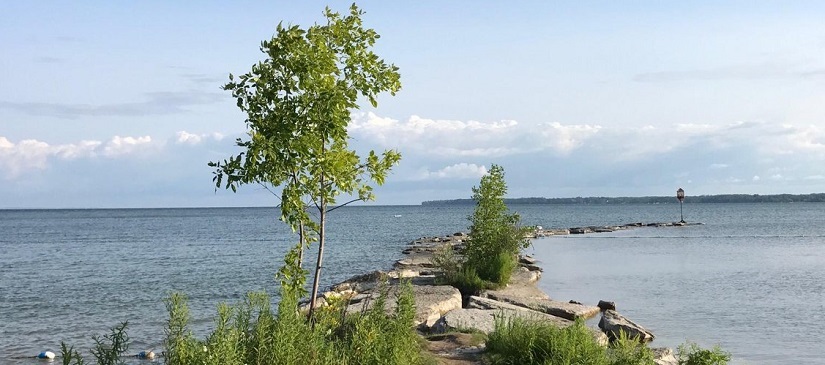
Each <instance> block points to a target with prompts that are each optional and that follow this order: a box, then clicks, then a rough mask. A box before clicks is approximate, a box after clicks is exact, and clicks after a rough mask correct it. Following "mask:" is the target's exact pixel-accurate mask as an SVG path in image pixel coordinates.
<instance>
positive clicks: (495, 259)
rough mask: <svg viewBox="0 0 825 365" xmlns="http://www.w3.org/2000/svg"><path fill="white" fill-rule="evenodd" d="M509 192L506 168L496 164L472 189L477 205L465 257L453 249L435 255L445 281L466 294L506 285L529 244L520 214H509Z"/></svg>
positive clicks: (470, 218) (436, 263) (435, 261)
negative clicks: (506, 181)
mask: <svg viewBox="0 0 825 365" xmlns="http://www.w3.org/2000/svg"><path fill="white" fill-rule="evenodd" d="M506 193H507V184H506V183H505V181H504V168H502V167H501V166H499V165H495V164H493V165H492V167H491V168H490V172H489V173H488V174H487V175H484V176H483V177H482V178H481V183H480V184H479V186H478V187H474V188H473V199H474V200H475V201H476V208H475V210H474V211H473V215H471V216H470V217H469V220H470V222H471V225H470V238H469V239H468V240H467V241H466V242H465V243H464V251H463V254H464V256H463V258H461V259H459V258H457V257H455V254H454V253H453V252H452V249H451V248H449V249H446V250H442V251H439V252H437V253H436V254H435V255H434V259H433V263H434V264H435V265H436V267H438V268H440V269H441V270H442V271H443V273H444V281H445V282H446V283H449V284H451V285H453V286H456V287H458V288H459V289H461V291H462V293H463V294H467V293H471V294H472V293H473V292H477V291H479V290H481V289H484V288H491V287H501V286H504V285H507V283H508V282H509V281H510V276H511V275H512V273H513V270H514V269H515V268H516V266H517V265H518V261H517V260H518V253H519V251H521V249H523V248H526V247H527V246H528V245H529V243H530V241H529V240H527V239H526V238H525V234H526V233H527V228H525V227H521V226H520V225H519V221H520V218H519V215H518V214H511V213H509V211H508V210H507V205H505V204H504V195H505V194H506Z"/></svg>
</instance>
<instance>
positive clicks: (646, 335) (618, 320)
mask: <svg viewBox="0 0 825 365" xmlns="http://www.w3.org/2000/svg"><path fill="white" fill-rule="evenodd" d="M599 328H601V329H602V331H604V333H605V334H607V337H609V338H610V339H611V340H614V339H616V338H618V337H619V332H620V331H623V332H624V333H625V334H627V335H628V336H629V337H630V338H636V339H638V340H639V341H640V342H643V343H644V342H650V341H653V338H654V337H655V336H653V333H651V332H650V331H648V330H647V329H645V328H644V327H642V326H640V325H638V324H636V323H635V322H633V321H631V320H629V319H627V318H625V317H624V316H622V315H621V314H619V313H618V312H616V311H614V310H606V311H604V312H603V313H602V319H601V320H599Z"/></svg>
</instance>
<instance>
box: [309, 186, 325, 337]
mask: <svg viewBox="0 0 825 365" xmlns="http://www.w3.org/2000/svg"><path fill="white" fill-rule="evenodd" d="M323 184H324V175H323V174H322V175H321V185H322V186H323ZM326 205H327V204H326V200H324V197H323V196H322V197H321V206H320V207H319V208H318V210H319V212H318V213H319V216H318V221H319V227H318V262H317V263H316V264H315V279H314V280H313V282H312V296H311V297H310V299H309V320H310V323H312V328H313V329H314V328H315V318H314V317H313V316H314V314H315V308H316V306H317V303H316V302H315V298H316V297H317V296H318V284H319V283H320V280H321V268H322V267H323V263H324V226H325V223H326V213H327V212H326V209H327V206H326Z"/></svg>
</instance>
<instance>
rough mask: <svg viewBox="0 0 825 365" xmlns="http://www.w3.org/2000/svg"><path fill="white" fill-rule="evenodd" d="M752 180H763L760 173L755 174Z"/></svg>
mask: <svg viewBox="0 0 825 365" xmlns="http://www.w3.org/2000/svg"><path fill="white" fill-rule="evenodd" d="M751 180H753V181H759V180H761V179H760V178H759V175H753V179H751Z"/></svg>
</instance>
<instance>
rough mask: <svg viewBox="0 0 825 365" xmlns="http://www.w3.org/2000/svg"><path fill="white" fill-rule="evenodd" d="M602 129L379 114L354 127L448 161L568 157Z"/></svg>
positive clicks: (361, 134) (357, 120)
mask: <svg viewBox="0 0 825 365" xmlns="http://www.w3.org/2000/svg"><path fill="white" fill-rule="evenodd" d="M600 129H601V127H600V126H598V125H595V126H593V125H562V124H561V123H545V124H537V125H536V124H534V125H522V124H519V123H518V122H516V121H514V120H501V121H493V122H479V121H474V120H471V121H466V122H464V121H458V120H438V119H426V118H421V117H419V116H416V115H413V116H411V117H410V118H409V119H408V120H407V121H399V120H396V119H392V118H384V117H379V116H377V115H375V114H373V113H367V114H361V115H355V116H354V119H353V122H352V123H350V125H349V131H350V132H351V133H352V135H353V136H354V137H356V138H359V139H362V138H366V139H369V140H370V141H371V142H375V143H378V144H380V145H381V146H383V147H386V148H403V150H405V151H406V150H409V151H413V152H415V153H420V154H423V155H429V156H434V157H442V158H444V157H457V156H474V157H482V156H483V157H500V156H509V155H517V154H524V153H533V152H539V151H545V150H548V151H552V152H555V153H557V154H560V155H563V154H567V153H570V152H571V151H573V150H575V149H576V148H578V147H580V146H582V145H583V143H584V142H585V141H586V140H587V139H588V138H590V137H592V136H593V135H595V134H596V133H598V132H599V130H600ZM402 152H403V151H402Z"/></svg>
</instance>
